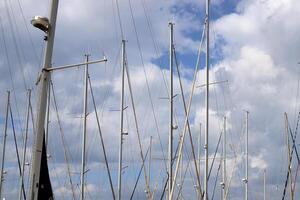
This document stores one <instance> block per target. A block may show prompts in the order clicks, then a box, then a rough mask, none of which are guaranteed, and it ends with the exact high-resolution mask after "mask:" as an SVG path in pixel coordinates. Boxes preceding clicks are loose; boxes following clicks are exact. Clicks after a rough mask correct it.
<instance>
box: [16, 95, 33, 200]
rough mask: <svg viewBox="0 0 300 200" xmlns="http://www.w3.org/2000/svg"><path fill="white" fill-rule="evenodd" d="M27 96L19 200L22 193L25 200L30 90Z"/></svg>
mask: <svg viewBox="0 0 300 200" xmlns="http://www.w3.org/2000/svg"><path fill="white" fill-rule="evenodd" d="M27 95H28V104H27V113H26V124H25V136H24V143H23V155H22V163H21V164H22V168H21V176H20V188H19V200H21V199H22V191H23V194H24V199H26V198H25V191H24V190H23V189H24V173H25V158H26V148H27V138H28V125H29V113H30V105H31V102H30V101H31V90H30V89H29V90H28V92H27Z"/></svg>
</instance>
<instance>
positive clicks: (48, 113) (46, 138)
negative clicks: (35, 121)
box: [45, 80, 51, 147]
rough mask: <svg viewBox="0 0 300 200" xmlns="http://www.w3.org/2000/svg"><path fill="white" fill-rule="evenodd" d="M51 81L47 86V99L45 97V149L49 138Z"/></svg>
mask: <svg viewBox="0 0 300 200" xmlns="http://www.w3.org/2000/svg"><path fill="white" fill-rule="evenodd" d="M50 89H51V80H49V84H48V97H47V114H46V128H45V143H46V147H47V146H48V136H49V122H50V121H49V119H50V98H51V92H50Z"/></svg>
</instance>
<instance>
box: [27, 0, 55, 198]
mask: <svg viewBox="0 0 300 200" xmlns="http://www.w3.org/2000/svg"><path fill="white" fill-rule="evenodd" d="M58 2H59V0H52V1H51V9H50V18H49V27H48V31H47V36H46V38H47V40H46V50H45V57H44V64H43V69H47V68H51V60H52V52H53V44H54V36H55V26H56V18H57V9H58ZM49 79H50V72H48V71H47V70H42V72H41V76H40V82H39V95H38V109H37V122H36V125H37V127H36V135H35V139H34V145H33V152H32V166H31V173H30V190H29V191H30V194H29V199H31V200H36V199H37V197H38V190H39V187H40V185H39V181H40V168H41V157H42V149H43V140H44V136H45V135H44V130H45V115H46V108H47V95H48V94H47V93H48V91H47V88H48V84H49Z"/></svg>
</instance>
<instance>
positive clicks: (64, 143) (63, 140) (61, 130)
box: [50, 79, 76, 200]
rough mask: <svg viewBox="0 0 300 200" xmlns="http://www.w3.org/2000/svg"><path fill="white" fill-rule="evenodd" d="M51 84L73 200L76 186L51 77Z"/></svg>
mask: <svg viewBox="0 0 300 200" xmlns="http://www.w3.org/2000/svg"><path fill="white" fill-rule="evenodd" d="M50 85H51V90H52V96H53V98H52V100H53V103H54V108H55V113H56V118H57V123H58V126H59V131H60V136H61V141H62V145H63V150H64V157H65V160H66V163H67V172H68V178H69V183H70V186H71V190H72V197H73V200H75V199H76V197H75V190H74V186H73V182H72V177H71V167H70V162H69V157H68V153H67V152H68V148H67V145H66V141H65V136H64V132H63V129H62V124H61V120H60V116H59V113H58V106H57V102H56V96H55V91H54V86H53V82H52V80H51V79H50Z"/></svg>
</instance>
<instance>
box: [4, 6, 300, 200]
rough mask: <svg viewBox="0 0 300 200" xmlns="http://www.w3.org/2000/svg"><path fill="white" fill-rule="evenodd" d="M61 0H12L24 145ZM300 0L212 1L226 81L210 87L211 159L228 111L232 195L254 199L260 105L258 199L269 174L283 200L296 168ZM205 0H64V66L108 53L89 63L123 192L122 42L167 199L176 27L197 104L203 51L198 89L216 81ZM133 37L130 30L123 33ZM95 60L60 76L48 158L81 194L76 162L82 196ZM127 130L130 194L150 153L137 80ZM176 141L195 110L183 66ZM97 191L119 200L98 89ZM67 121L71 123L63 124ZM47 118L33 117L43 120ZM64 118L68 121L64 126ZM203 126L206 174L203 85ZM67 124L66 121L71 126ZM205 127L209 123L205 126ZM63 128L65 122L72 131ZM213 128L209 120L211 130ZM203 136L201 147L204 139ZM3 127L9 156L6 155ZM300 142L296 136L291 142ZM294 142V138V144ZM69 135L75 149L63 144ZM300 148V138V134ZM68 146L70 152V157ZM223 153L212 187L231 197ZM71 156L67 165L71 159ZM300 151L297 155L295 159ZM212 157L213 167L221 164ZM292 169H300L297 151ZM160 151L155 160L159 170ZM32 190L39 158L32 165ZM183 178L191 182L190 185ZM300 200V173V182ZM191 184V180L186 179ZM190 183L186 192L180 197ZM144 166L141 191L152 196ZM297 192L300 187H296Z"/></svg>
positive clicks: (10, 175) (18, 120)
mask: <svg viewBox="0 0 300 200" xmlns="http://www.w3.org/2000/svg"><path fill="white" fill-rule="evenodd" d="M50 2H51V1H49V0H41V1H34V0H26V1H25V0H3V1H1V3H0V17H1V18H0V25H1V27H0V28H1V29H0V31H1V32H0V127H1V129H2V130H4V121H5V109H6V101H7V92H6V91H7V90H10V91H11V109H12V115H13V122H14V126H15V127H14V128H15V133H16V138H17V143H18V148H19V153H20V154H21V152H23V149H24V148H23V137H24V127H25V116H26V108H27V101H28V100H27V94H26V92H27V89H32V99H31V101H32V107H33V113H34V118H35V117H36V116H35V113H36V108H37V94H38V87H37V84H36V83H37V79H38V75H39V73H40V70H41V63H42V60H43V54H44V46H45V41H44V40H43V37H44V33H43V32H41V31H40V30H38V29H35V28H34V27H32V26H31V24H30V20H31V19H32V17H33V16H35V15H41V16H48V10H49V5H50ZM299 14H300V3H299V1H297V0H275V1H274V0H228V1H225V0H211V21H210V66H209V67H210V81H211V82H215V81H226V82H225V83H221V84H216V85H212V86H211V87H210V109H209V111H210V115H209V118H210V123H209V157H210V158H212V157H213V155H214V152H215V149H216V146H217V142H218V138H219V135H220V133H221V132H222V131H223V118H224V116H226V118H227V124H226V127H227V129H226V133H227V177H228V179H227V185H229V193H228V198H229V199H233V200H235V199H242V198H243V197H244V184H243V182H242V179H243V178H244V177H245V175H244V174H245V164H244V162H245V154H244V152H245V139H244V137H245V132H246V131H245V111H246V110H247V111H249V179H248V180H249V199H262V198H263V171H264V170H266V189H267V190H266V191H267V197H268V198H269V199H277V198H281V196H282V193H283V186H284V182H285V179H286V173H287V168H288V167H287V166H288V164H287V155H288V153H287V145H286V134H285V118H284V113H285V112H286V113H287V116H288V120H289V123H290V126H291V129H292V130H293V131H295V129H296V127H297V118H298V112H299V80H300V79H299V75H300V74H299V62H300V55H299V52H300V48H299V45H298V44H299V43H300V39H299V34H298V33H299V32H300V24H299V22H298V19H297V17H298V16H299ZM204 16H205V1H204V0H201V1H200V0H173V1H170V0H160V1H158V0H151V1H150V0H119V1H116V0H102V1H96V0H86V1H80V0H73V1H70V0H64V1H63V0H61V1H60V2H59V9H58V16H57V24H56V35H55V43H54V50H53V59H52V65H53V66H61V65H65V64H72V63H79V62H83V61H84V59H85V56H84V55H85V54H90V59H91V60H96V59H101V58H103V57H104V56H105V57H106V58H107V59H108V62H107V63H105V64H103V63H102V64H95V65H90V66H89V75H90V78H91V83H92V87H93V90H94V94H95V101H96V106H97V113H98V115H99V116H100V124H101V130H102V134H103V138H104V141H105V148H106V152H107V156H108V160H109V166H110V169H111V173H112V179H113V185H114V190H115V192H116V191H117V174H118V151H119V143H118V142H119V136H120V130H119V129H120V112H119V109H120V92H121V76H120V75H121V74H120V73H121V64H120V61H121V40H122V38H123V39H125V40H126V57H127V63H128V69H129V72H130V79H131V85H132V92H133V98H134V101H135V107H136V114H137V119H138V120H137V121H138V126H139V130H140V135H141V142H142V147H143V152H144V154H145V153H146V151H147V149H148V148H149V145H150V138H151V137H152V138H153V140H152V148H151V149H152V151H151V158H152V159H151V165H150V166H151V167H150V169H151V170H150V188H151V190H152V191H154V197H155V199H157V198H159V197H160V195H161V192H162V188H163V185H164V182H165V180H166V176H167V175H166V170H165V162H166V160H165V158H166V156H167V150H168V121H169V114H168V113H169V107H168V100H167V99H166V98H167V97H168V87H169V85H168V84H169V60H168V58H169V53H168V48H169V27H168V23H169V22H173V23H174V46H175V51H176V57H177V61H178V65H179V71H180V74H181V81H182V83H183V90H184V97H185V99H186V101H188V99H189V96H190V91H191V86H192V82H193V75H194V69H195V65H196V61H197V54H198V50H199V47H200V51H201V56H200V66H199V67H200V70H199V71H197V80H196V85H197V86H199V85H202V84H204V83H205V48H204V46H205V44H202V46H200V41H201V35H202V32H203V26H204ZM122 36H123V37H122ZM83 77H84V70H83V68H80V67H79V68H73V69H68V70H62V71H55V72H53V73H52V81H53V87H54V93H55V101H56V104H57V108H58V112H57V113H56V109H55V105H54V98H53V95H52V94H51V95H52V96H51V105H50V122H49V140H48V141H49V143H48V147H47V148H48V154H49V158H48V162H49V170H50V178H51V181H52V186H53V190H54V194H55V197H56V199H72V192H71V186H70V183H69V179H68V173H67V167H68V166H69V168H70V174H71V178H72V182H73V183H74V188H75V195H76V197H77V199H78V197H79V192H80V191H79V185H80V165H81V141H82V116H83V114H82V113H83V89H84V88H83V83H84V78H83ZM125 83H126V85H125V105H126V106H128V107H127V108H126V109H125V112H124V113H125V121H124V124H125V131H127V132H128V136H125V138H124V143H123V148H124V152H123V155H124V162H123V167H124V169H123V174H122V179H123V182H122V193H123V199H128V198H129V197H130V195H131V192H132V190H133V186H134V183H135V180H136V178H137V176H138V171H139V169H140V167H141V158H140V154H139V151H140V150H139V146H138V140H137V134H136V129H135V124H134V116H133V110H132V105H131V101H130V93H129V87H128V84H127V79H126V80H125ZM174 94H178V95H177V96H176V97H174V108H175V110H174V119H175V120H174V121H175V122H174V123H175V124H174V125H177V126H178V128H177V129H176V130H175V131H174V146H175V147H176V146H177V144H178V140H179V136H180V135H181V134H182V132H183V126H184V120H185V113H184V107H183V103H182V96H181V93H180V85H179V78H178V74H177V70H176V66H175V65H174ZM88 113H89V114H88V117H87V120H88V123H87V124H88V125H87V147H88V148H87V169H89V171H88V172H87V173H86V180H87V182H86V191H87V192H86V199H112V195H111V191H110V187H109V181H108V176H107V173H106V168H105V163H104V156H103V151H102V146H101V143H100V138H99V131H98V127H97V122H96V118H95V110H94V108H93V104H92V99H91V95H89V96H88ZM58 117H59V119H60V120H58ZM34 120H35V119H33V121H34ZM59 121H60V122H59ZM189 121H190V125H191V134H192V138H193V141H194V145H195V148H196V152H197V153H198V149H200V156H201V159H200V176H201V183H203V175H204V160H203V158H204V150H203V145H204V143H203V141H204V133H205V129H204V124H205V90H204V88H203V87H198V88H196V90H195V93H194V95H193V101H192V106H191V113H190V116H189ZM59 123H60V125H59ZM200 124H202V125H200ZM60 126H61V127H60ZM200 127H201V128H200ZM200 133H201V138H200V145H198V138H199V135H200ZM3 135H4V134H3V131H2V132H1V136H0V138H1V146H0V147H1V150H0V152H1V155H2V152H3V145H2V141H3V138H4V137H3ZM33 138H34V137H33V126H32V122H31V121H30V123H29V139H28V149H27V154H26V162H28V163H29V165H30V162H31V160H30V159H31V146H32V143H33ZM290 140H291V139H290ZM290 142H292V141H290ZM63 143H64V144H65V145H63ZM295 144H296V147H298V148H299V139H298V138H297V139H296V141H295ZM65 152H66V154H65ZM221 152H222V149H221V147H220V149H219V150H218V152H217V159H216V160H215V163H214V166H213V170H212V176H211V178H210V180H209V190H208V193H209V195H210V196H211V197H212V195H213V188H214V185H215V181H216V189H215V196H214V198H219V197H220V184H219V183H220V182H221V179H220V174H219V176H217V171H218V166H219V163H220V158H221ZM65 155H67V159H68V160H69V164H67V163H66V156H65ZM294 156H295V155H294ZM191 157H192V153H191V144H190V142H189V140H188V138H186V140H185V145H184V155H183V162H182V170H181V171H180V174H181V176H179V178H178V179H177V180H178V181H179V180H181V179H183V176H184V172H185V169H186V168H187V173H186V176H185V179H184V186H183V189H182V197H183V198H184V199H196V192H195V187H194V185H195V184H196V176H195V169H194V167H193V163H192V162H190V161H189V160H190V159H191ZM211 160H212V159H210V163H209V164H211ZM293 160H294V161H293V165H292V175H293V177H294V176H295V174H296V171H297V163H296V157H293ZM148 161H149V160H148V158H147V159H146V168H147V170H148V169H149V163H148ZM25 169H26V170H25V180H26V181H25V186H26V187H28V178H27V177H28V176H29V166H26V167H25ZM5 171H6V172H7V173H6V174H5V175H4V177H5V179H4V185H3V188H2V194H1V195H2V197H5V198H6V199H16V198H17V195H18V190H19V189H18V187H19V183H18V181H19V172H18V168H17V156H16V150H15V143H14V138H13V127H12V120H11V119H9V126H8V133H7V146H6V155H5ZM178 183H179V182H178ZM295 183H296V186H295V195H296V196H295V199H297V198H299V195H300V194H299V193H300V189H299V181H298V180H296V181H295ZM178 187H179V186H178ZM178 187H177V188H176V192H175V194H176V195H177V193H178ZM144 191H145V178H144V175H143V173H142V176H141V179H140V180H139V185H138V187H137V191H136V193H135V196H134V199H144V198H145V192H144ZM287 195H289V193H287Z"/></svg>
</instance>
